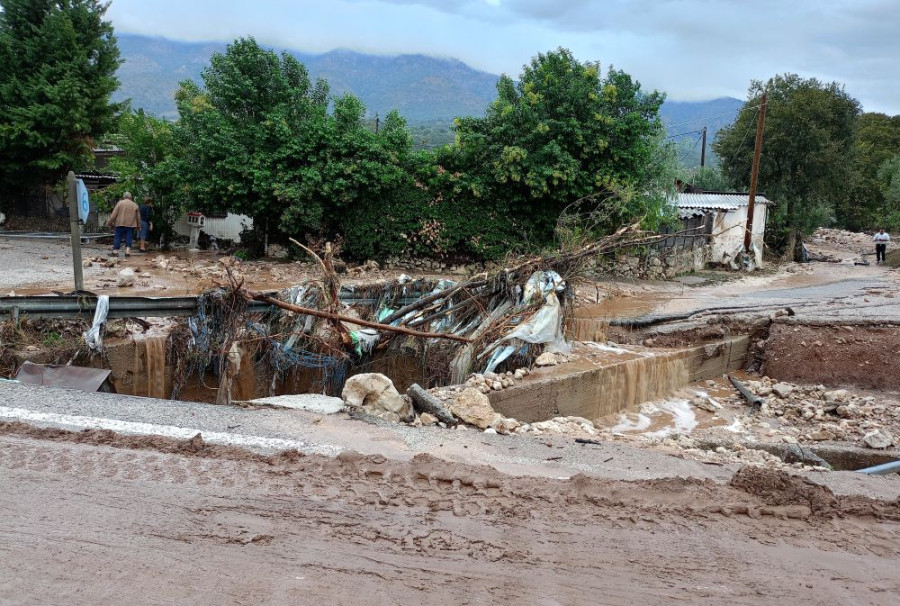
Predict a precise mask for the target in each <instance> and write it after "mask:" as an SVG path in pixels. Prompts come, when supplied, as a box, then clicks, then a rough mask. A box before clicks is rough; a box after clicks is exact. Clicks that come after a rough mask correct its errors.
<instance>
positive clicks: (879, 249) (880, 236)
mask: <svg viewBox="0 0 900 606" xmlns="http://www.w3.org/2000/svg"><path fill="white" fill-rule="evenodd" d="M872 240H874V242H875V264H876V265H878V264H879V263H884V262H885V261H886V259H887V245H888V243H889V242H890V241H891V236H890V235H888V233H887V232H886V231H884V228H883V227H882V228H881V229H879V230H878V233H877V234H875V237H874V238H872Z"/></svg>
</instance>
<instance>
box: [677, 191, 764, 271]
mask: <svg viewBox="0 0 900 606" xmlns="http://www.w3.org/2000/svg"><path fill="white" fill-rule="evenodd" d="M672 201H673V203H674V204H675V206H676V208H677V210H678V216H679V218H680V219H681V220H682V221H683V222H684V227H685V229H693V230H702V231H703V232H704V233H706V234H708V237H709V257H708V261H709V262H711V263H721V264H724V265H730V266H732V267H734V268H737V267H739V266H740V265H742V261H741V257H742V254H743V252H744V232H745V229H746V226H747V210H748V206H749V203H750V195H749V194H746V193H738V192H702V193H687V192H681V193H677V194H675V196H674V198H673V199H672ZM772 204H773V202H772V201H771V200H769V199H768V198H766V197H765V196H764V195H762V194H757V195H756V204H755V205H754V211H753V227H752V230H751V233H752V236H751V248H752V252H753V254H752V259H751V261H752V263H753V265H754V266H755V267H762V262H763V259H762V252H763V238H764V236H765V231H766V218H767V216H768V213H769V207H770V206H771V205H772Z"/></svg>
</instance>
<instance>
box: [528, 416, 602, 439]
mask: <svg viewBox="0 0 900 606" xmlns="http://www.w3.org/2000/svg"><path fill="white" fill-rule="evenodd" d="M516 433H520V434H528V433H530V434H533V435H537V436H540V435H544V434H563V435H571V436H596V435H597V434H598V433H599V432H598V431H597V427H596V426H595V425H594V422H593V421H591V420H589V419H585V418H584V417H554V418H552V419H550V420H548V421H539V422H537V423H525V424H524V425H522V426H521V427H519V429H518V430H517V431H516Z"/></svg>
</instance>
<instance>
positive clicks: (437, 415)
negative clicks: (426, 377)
mask: <svg viewBox="0 0 900 606" xmlns="http://www.w3.org/2000/svg"><path fill="white" fill-rule="evenodd" d="M406 395H408V396H409V397H410V398H411V399H412V402H413V408H415V410H416V412H418V413H421V415H420V416H424V415H426V414H427V415H429V416H430V417H432V418H434V421H433V422H431V421H430V419H426V420H424V421H422V424H423V425H431V424H433V423H438V422H440V423H444V424H445V425H447V426H448V427H451V426H453V425H456V417H454V416H453V413H451V412H450V411H449V410H447V408H446V407H445V406H444V405H443V404H442V403H441V401H440V400H438V399H437V398H436V397H435V396H433V395H432V394H430V393H429V392H428V391H426V390H425V389H423V388H422V387H421V386H420V385H419V384H418V383H413V384H412V385H410V386H409V389H407V390H406Z"/></svg>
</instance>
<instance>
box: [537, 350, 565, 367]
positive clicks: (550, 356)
mask: <svg viewBox="0 0 900 606" xmlns="http://www.w3.org/2000/svg"><path fill="white" fill-rule="evenodd" d="M558 364H559V360H558V359H557V358H556V354H555V353H552V352H549V351H547V352H544V353H542V354H541V355H539V356H538V357H537V360H535V361H534V365H535V366H556V365H558Z"/></svg>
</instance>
